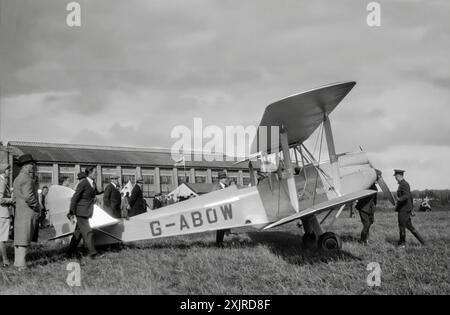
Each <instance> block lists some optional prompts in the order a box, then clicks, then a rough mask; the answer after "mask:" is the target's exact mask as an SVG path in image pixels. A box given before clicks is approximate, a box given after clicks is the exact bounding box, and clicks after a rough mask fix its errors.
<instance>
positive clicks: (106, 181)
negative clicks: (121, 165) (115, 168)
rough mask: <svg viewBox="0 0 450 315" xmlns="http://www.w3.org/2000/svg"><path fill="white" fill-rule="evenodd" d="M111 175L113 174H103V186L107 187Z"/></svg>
mask: <svg viewBox="0 0 450 315" xmlns="http://www.w3.org/2000/svg"><path fill="white" fill-rule="evenodd" d="M111 176H113V175H112V174H102V185H103V188H106V186H107V185H108V184H109V183H110V182H111Z"/></svg>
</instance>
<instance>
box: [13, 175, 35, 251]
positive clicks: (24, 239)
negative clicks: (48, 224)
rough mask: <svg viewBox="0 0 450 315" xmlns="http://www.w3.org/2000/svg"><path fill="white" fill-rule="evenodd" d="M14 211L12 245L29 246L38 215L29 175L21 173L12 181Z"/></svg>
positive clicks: (32, 181) (33, 182) (31, 178)
mask: <svg viewBox="0 0 450 315" xmlns="http://www.w3.org/2000/svg"><path fill="white" fill-rule="evenodd" d="M14 197H15V199H16V211H15V215H14V245H15V246H29V245H30V242H31V239H32V237H33V234H34V231H35V229H38V228H39V226H38V219H39V215H40V206H39V197H38V193H37V188H36V183H35V181H34V180H33V177H32V176H31V174H29V173H27V172H25V171H23V170H22V171H21V172H20V173H19V175H18V176H17V177H16V179H15V180H14Z"/></svg>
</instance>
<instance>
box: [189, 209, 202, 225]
mask: <svg viewBox="0 0 450 315" xmlns="http://www.w3.org/2000/svg"><path fill="white" fill-rule="evenodd" d="M191 217H192V224H193V225H194V227H199V226H202V225H203V219H202V214H201V212H198V211H194V212H192V213H191Z"/></svg>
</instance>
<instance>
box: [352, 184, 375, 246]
mask: <svg viewBox="0 0 450 315" xmlns="http://www.w3.org/2000/svg"><path fill="white" fill-rule="evenodd" d="M369 189H370V190H375V191H378V189H377V186H375V184H373V185H372V186H371V187H370V188H369ZM376 205H377V194H373V195H371V196H367V197H365V198H362V199H360V200H358V202H357V203H356V206H355V208H356V210H358V211H359V216H360V217H361V222H362V225H363V229H362V231H361V240H360V241H361V243H363V244H364V245H367V244H368V239H369V230H370V226H371V225H372V224H373V222H374V221H375V206H376Z"/></svg>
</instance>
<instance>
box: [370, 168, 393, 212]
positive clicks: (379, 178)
mask: <svg viewBox="0 0 450 315" xmlns="http://www.w3.org/2000/svg"><path fill="white" fill-rule="evenodd" d="M375 171H376V172H377V181H376V182H377V184H378V186H380V188H381V190H382V191H383V193H384V195H385V196H386V197H387V199H388V200H389V202H390V203H391V204H392V205H393V206H395V198H394V195H392V192H391V190H390V189H389V187H388V185H387V184H386V182H385V181H384V179H383V177H382V176H381V171H380V170H378V169H375Z"/></svg>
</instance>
